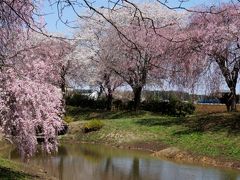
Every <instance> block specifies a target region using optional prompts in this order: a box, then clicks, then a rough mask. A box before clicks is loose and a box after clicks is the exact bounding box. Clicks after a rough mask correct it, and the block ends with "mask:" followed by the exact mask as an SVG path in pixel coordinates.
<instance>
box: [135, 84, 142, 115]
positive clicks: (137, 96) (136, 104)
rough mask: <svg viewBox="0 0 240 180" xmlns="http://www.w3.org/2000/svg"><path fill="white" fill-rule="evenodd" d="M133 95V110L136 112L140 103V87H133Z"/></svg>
mask: <svg viewBox="0 0 240 180" xmlns="http://www.w3.org/2000/svg"><path fill="white" fill-rule="evenodd" d="M133 93H134V104H133V105H134V106H133V108H134V110H135V111H137V110H138V109H139V106H140V103H141V94H142V87H135V88H133Z"/></svg>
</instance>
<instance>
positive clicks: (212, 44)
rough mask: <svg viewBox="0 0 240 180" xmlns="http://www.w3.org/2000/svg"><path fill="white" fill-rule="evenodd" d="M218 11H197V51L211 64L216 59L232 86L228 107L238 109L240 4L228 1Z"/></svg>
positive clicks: (194, 36) (193, 23)
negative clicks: (209, 12)
mask: <svg viewBox="0 0 240 180" xmlns="http://www.w3.org/2000/svg"><path fill="white" fill-rule="evenodd" d="M215 11H216V12H220V13H217V14H206V13H199V14H194V15H193V16H192V18H191V23H190V25H189V31H190V33H191V35H190V37H191V38H192V42H194V44H195V47H194V46H193V48H194V49H195V52H196V51H197V52H198V53H197V54H198V56H199V57H201V58H202V59H203V60H205V59H206V60H208V64H212V63H215V64H216V65H217V66H218V68H219V70H220V71H221V74H222V76H223V77H224V79H225V82H226V84H227V86H228V88H229V90H230V94H229V99H228V103H227V107H228V110H229V111H236V85H237V80H238V75H239V70H240V49H239V47H240V44H239V37H240V33H239V25H240V21H239V17H240V14H239V6H237V5H235V6H233V5H231V4H224V5H221V6H220V7H218V8H216V9H215Z"/></svg>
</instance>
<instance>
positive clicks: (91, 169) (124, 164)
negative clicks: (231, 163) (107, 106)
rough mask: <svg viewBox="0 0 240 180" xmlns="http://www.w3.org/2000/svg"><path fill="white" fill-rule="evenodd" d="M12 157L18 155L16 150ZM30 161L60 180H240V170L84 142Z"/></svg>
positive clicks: (40, 155) (63, 147)
mask: <svg viewBox="0 0 240 180" xmlns="http://www.w3.org/2000/svg"><path fill="white" fill-rule="evenodd" d="M11 158H13V159H16V158H17V157H16V155H15V152H12V154H11ZM30 163H31V164H32V165H37V166H41V167H42V168H44V169H45V170H46V171H48V173H49V174H51V175H53V176H55V177H57V178H58V179H60V180H79V179H81V180H120V179H121V180H123V179H124V180H125V179H126V180H157V179H159V180H165V179H166V180H175V179H176V180H181V179H182V180H191V179H193V180H203V179H207V180H212V179H214V180H215V179H220V180H221V179H223V180H225V179H239V180H240V172H235V171H225V170H222V169H214V168H203V167H198V166H190V165H182V164H176V163H172V162H167V161H161V160H157V159H151V158H149V157H147V156H146V155H145V154H141V153H136V152H129V151H120V150H116V149H111V148H106V147H103V146H95V145H86V144H82V145H79V144H78V145H67V146H61V147H60V148H59V152H58V154H57V155H55V156H51V157H50V156H46V155H43V154H39V155H37V156H36V157H35V158H34V159H32V160H31V162H30Z"/></svg>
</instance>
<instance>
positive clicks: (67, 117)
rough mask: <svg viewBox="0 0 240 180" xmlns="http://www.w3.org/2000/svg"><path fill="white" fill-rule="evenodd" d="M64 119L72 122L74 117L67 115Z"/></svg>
mask: <svg viewBox="0 0 240 180" xmlns="http://www.w3.org/2000/svg"><path fill="white" fill-rule="evenodd" d="M64 121H65V122H67V123H70V122H73V121H74V118H73V117H72V116H65V117H64Z"/></svg>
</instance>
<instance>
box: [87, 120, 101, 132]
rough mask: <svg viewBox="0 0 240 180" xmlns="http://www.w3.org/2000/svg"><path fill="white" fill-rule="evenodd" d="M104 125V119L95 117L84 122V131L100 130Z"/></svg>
mask: <svg viewBox="0 0 240 180" xmlns="http://www.w3.org/2000/svg"><path fill="white" fill-rule="evenodd" d="M103 126H104V124H103V122H102V121H100V120H96V119H93V120H90V121H88V122H87V123H85V124H84V126H83V132H84V133H88V132H92V131H98V130H99V129H101V128H102V127H103Z"/></svg>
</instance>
